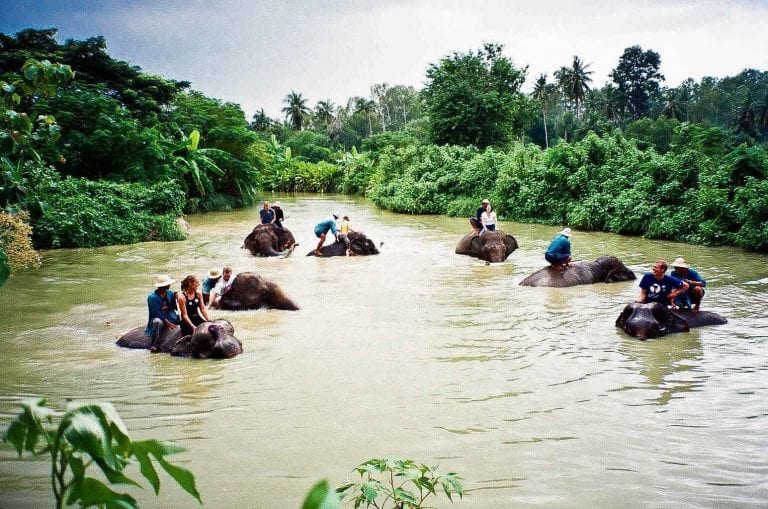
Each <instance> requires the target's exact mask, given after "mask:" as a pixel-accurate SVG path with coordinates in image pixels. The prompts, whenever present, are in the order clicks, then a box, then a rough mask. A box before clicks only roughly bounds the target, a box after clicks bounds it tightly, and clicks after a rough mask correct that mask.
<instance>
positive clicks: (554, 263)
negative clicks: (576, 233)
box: [544, 228, 571, 271]
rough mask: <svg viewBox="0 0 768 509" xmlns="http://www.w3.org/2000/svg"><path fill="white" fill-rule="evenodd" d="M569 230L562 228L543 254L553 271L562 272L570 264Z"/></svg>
mask: <svg viewBox="0 0 768 509" xmlns="http://www.w3.org/2000/svg"><path fill="white" fill-rule="evenodd" d="M570 237H571V229H570V228H563V231H561V232H560V233H559V234H557V236H556V237H555V238H554V239H552V242H551V243H550V244H549V247H548V248H547V251H546V252H545V253H544V259H545V260H547V261H548V262H549V264H550V266H551V267H552V269H554V270H558V271H564V270H565V269H567V268H568V267H569V264H570V263H571V240H570Z"/></svg>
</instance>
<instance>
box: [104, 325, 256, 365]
mask: <svg viewBox="0 0 768 509" xmlns="http://www.w3.org/2000/svg"><path fill="white" fill-rule="evenodd" d="M210 328H214V331H211V330H210ZM144 329H145V327H134V328H133V329H131V330H129V331H128V332H126V333H125V334H123V335H122V336H121V337H120V339H118V340H117V345H118V346H122V347H125V348H138V349H145V350H148V349H149V341H150V338H149V336H147V335H145V334H144ZM234 334H235V329H234V327H232V324H231V323H229V322H228V321H227V320H214V321H212V322H203V323H202V324H200V325H198V326H197V327H196V328H195V330H194V332H193V333H192V335H191V336H186V337H184V338H182V337H181V328H180V327H176V328H175V329H167V328H166V329H165V331H163V334H162V335H161V336H160V340H159V341H158V345H157V346H158V348H159V350H160V351H161V352H164V353H170V354H171V355H174V356H177V357H195V358H201V359H205V358H212V359H213V358H219V359H223V358H230V357H234V356H235V355H238V354H240V353H242V352H243V348H242V344H241V343H240V341H239V340H238V339H237V338H236V337H235V336H234Z"/></svg>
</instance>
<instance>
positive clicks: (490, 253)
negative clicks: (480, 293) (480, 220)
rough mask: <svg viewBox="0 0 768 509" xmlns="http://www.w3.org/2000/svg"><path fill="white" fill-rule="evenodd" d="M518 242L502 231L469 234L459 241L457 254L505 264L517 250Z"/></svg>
mask: <svg viewBox="0 0 768 509" xmlns="http://www.w3.org/2000/svg"><path fill="white" fill-rule="evenodd" d="M517 247H518V246H517V240H516V239H515V238H514V237H513V236H512V235H507V234H506V233H504V232H503V231H501V230H496V231H493V232H488V231H487V232H485V233H483V234H482V235H478V234H476V233H474V232H473V233H469V234H467V235H465V236H464V238H462V239H461V240H460V241H459V244H458V245H457V246H456V254H460V255H469V256H474V257H475V258H480V259H481V260H485V261H487V262H493V263H496V262H503V261H504V260H506V259H507V257H508V256H509V255H511V254H512V252H513V251H514V250H515V249H517Z"/></svg>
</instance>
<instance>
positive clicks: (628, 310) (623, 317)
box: [616, 304, 632, 328]
mask: <svg viewBox="0 0 768 509" xmlns="http://www.w3.org/2000/svg"><path fill="white" fill-rule="evenodd" d="M631 314H632V304H627V305H626V306H624V310H623V311H622V312H621V314H620V315H619V317H618V318H617V319H616V327H621V328H624V324H625V323H627V318H629V317H630V315H631Z"/></svg>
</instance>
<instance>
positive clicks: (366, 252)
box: [307, 232, 379, 256]
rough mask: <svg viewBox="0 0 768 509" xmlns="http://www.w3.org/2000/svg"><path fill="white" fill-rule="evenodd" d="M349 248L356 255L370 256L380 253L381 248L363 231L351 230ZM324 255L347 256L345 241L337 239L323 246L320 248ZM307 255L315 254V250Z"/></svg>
mask: <svg viewBox="0 0 768 509" xmlns="http://www.w3.org/2000/svg"><path fill="white" fill-rule="evenodd" d="M349 250H350V251H352V254H353V255H355V256H370V255H377V254H379V250H378V248H377V247H376V244H374V243H373V241H372V240H371V239H369V238H368V237H367V236H366V235H365V233H363V232H350V233H349ZM320 252H321V253H323V256H346V255H347V246H346V245H345V244H344V242H342V241H340V240H337V241H336V242H334V243H333V244H329V245H327V246H323V247H322V248H321V249H320ZM307 256H315V250H314V249H313V250H312V251H310V252H309V253H307Z"/></svg>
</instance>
